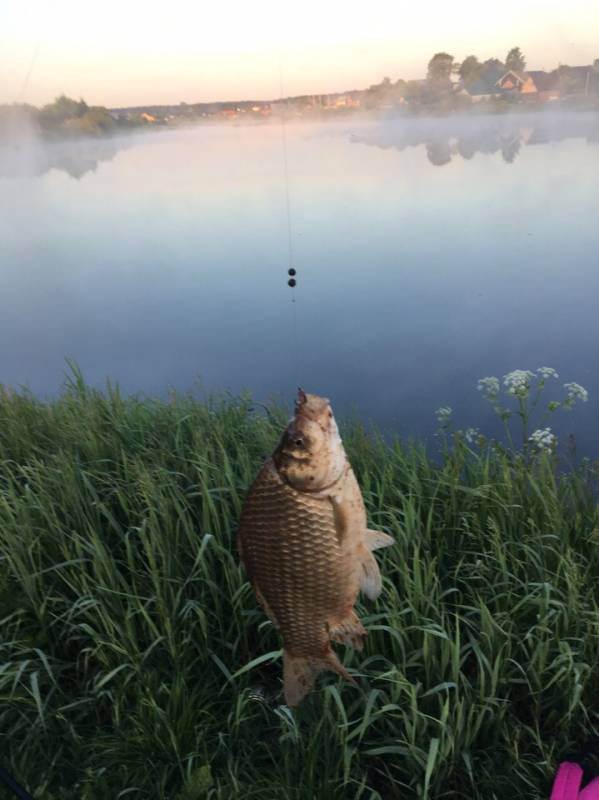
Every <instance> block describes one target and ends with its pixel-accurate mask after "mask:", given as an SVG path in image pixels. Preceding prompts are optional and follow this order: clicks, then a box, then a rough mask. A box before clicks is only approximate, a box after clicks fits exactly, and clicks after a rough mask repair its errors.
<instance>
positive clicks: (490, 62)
mask: <svg viewBox="0 0 599 800" xmlns="http://www.w3.org/2000/svg"><path fill="white" fill-rule="evenodd" d="M482 66H483V68H484V69H492V68H495V67H505V64H504V63H503V61H500V60H499V59H498V58H488V59H487V60H486V61H483V63H482Z"/></svg>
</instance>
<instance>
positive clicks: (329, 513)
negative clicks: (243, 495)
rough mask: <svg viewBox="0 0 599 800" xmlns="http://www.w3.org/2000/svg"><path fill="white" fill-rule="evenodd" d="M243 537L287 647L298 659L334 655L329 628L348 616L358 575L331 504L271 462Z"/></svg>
mask: <svg viewBox="0 0 599 800" xmlns="http://www.w3.org/2000/svg"><path fill="white" fill-rule="evenodd" d="M240 534H241V538H242V542H243V553H244V562H245V565H246V569H247V572H248V575H249V577H250V580H251V581H252V583H253V584H255V585H256V586H257V587H258V588H259V591H260V593H261V595H262V597H263V598H264V600H265V601H266V603H267V605H268V607H269V608H270V610H271V611H272V614H273V615H274V620H276V625H277V627H278V629H279V630H280V632H281V635H282V636H283V640H284V643H285V647H286V648H287V649H288V650H289V652H291V653H293V654H294V655H313V654H314V653H318V652H320V651H326V650H327V649H328V647H329V635H328V630H327V626H328V623H329V622H330V620H332V619H337V618H341V617H343V616H344V615H345V614H347V611H348V608H347V606H348V598H347V593H346V591H345V587H346V585H347V583H348V575H349V572H350V564H349V563H348V559H347V557H344V555H343V552H342V550H341V548H340V547H339V544H338V541H337V534H336V529H335V520H334V516H333V509H332V506H331V504H330V503H329V501H328V500H326V499H324V500H323V499H318V498H315V497H310V496H309V495H308V496H307V495H305V494H302V493H300V492H297V491H295V490H294V489H292V488H291V487H290V486H287V485H286V484H285V483H283V481H281V479H280V478H279V476H278V474H277V472H276V469H275V468H274V466H273V465H272V463H271V462H267V463H266V464H265V466H264V467H263V468H262V470H261V472H260V473H259V475H258V477H257V478H256V480H255V482H254V484H253V486H252V489H251V491H250V493H249V496H248V501H247V504H246V506H245V508H244V512H243V514H242V517H241V520H240ZM274 620H273V621H274Z"/></svg>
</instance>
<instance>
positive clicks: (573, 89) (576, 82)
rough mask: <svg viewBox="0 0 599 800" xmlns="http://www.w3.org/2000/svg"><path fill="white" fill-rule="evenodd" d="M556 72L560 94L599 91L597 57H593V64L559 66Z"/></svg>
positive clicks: (587, 93)
mask: <svg viewBox="0 0 599 800" xmlns="http://www.w3.org/2000/svg"><path fill="white" fill-rule="evenodd" d="M557 72H558V80H559V85H560V90H561V93H562V95H565V96H567V95H576V94H582V95H589V94H598V93H599V58H596V59H595V62H594V64H593V65H590V64H589V65H587V66H582V67H568V66H560V67H559V68H558V70H557Z"/></svg>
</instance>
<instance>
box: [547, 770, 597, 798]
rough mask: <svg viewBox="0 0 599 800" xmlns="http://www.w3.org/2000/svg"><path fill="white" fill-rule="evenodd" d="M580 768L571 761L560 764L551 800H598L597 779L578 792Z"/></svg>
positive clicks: (580, 777) (580, 776)
mask: <svg viewBox="0 0 599 800" xmlns="http://www.w3.org/2000/svg"><path fill="white" fill-rule="evenodd" d="M581 782H582V767H580V766H579V765H578V764H573V763H572V762H571V761H564V763H563V764H560V766H559V769H558V771H557V775H556V777H555V782H554V784H553V789H552V790H551V800H599V778H594V779H593V780H592V781H591V782H590V783H589V784H587V785H586V786H585V787H584V789H583V790H582V791H580V784H581Z"/></svg>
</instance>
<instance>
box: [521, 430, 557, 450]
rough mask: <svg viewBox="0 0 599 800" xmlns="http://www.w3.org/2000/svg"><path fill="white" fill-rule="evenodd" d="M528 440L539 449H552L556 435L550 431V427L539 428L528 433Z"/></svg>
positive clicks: (555, 441) (555, 442)
mask: <svg viewBox="0 0 599 800" xmlns="http://www.w3.org/2000/svg"><path fill="white" fill-rule="evenodd" d="M528 441H529V442H532V444H534V445H535V446H536V447H538V448H539V450H553V448H554V447H555V446H556V444H557V436H555V434H553V433H551V428H539V429H538V430H536V431H533V432H532V433H531V434H530V436H529V437H528Z"/></svg>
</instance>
